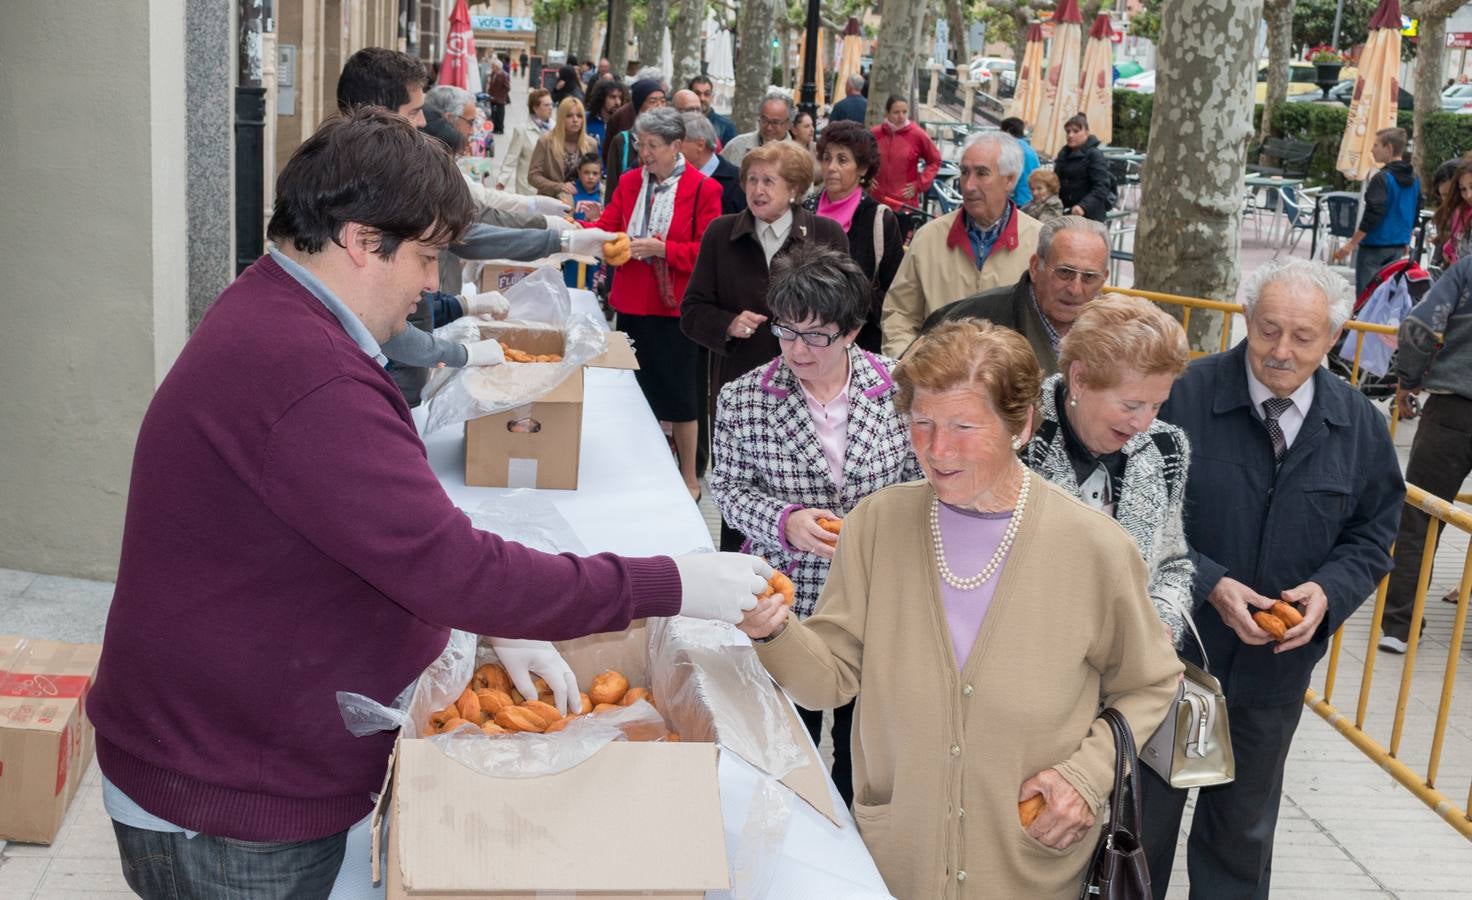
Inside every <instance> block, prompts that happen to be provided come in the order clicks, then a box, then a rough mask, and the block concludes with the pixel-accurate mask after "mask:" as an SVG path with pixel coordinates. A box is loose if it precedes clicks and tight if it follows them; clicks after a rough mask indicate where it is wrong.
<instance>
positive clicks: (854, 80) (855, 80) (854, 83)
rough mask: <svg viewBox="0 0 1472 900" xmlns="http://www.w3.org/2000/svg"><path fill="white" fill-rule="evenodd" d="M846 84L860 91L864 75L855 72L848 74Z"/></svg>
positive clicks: (862, 87)
mask: <svg viewBox="0 0 1472 900" xmlns="http://www.w3.org/2000/svg"><path fill="white" fill-rule="evenodd" d="M847 84H848V86H849V87H851V88H853V89H854V90H856V91H862V90H863V89H864V76H862V75H860V74H859V73H857V72H855V73H854V74H852V75H850V76H848V82H847Z"/></svg>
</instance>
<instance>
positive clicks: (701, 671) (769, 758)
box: [649, 617, 808, 779]
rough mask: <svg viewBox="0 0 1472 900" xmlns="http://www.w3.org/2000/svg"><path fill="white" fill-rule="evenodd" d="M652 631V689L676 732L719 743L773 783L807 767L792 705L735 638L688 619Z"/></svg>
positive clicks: (720, 627) (719, 626) (660, 623)
mask: <svg viewBox="0 0 1472 900" xmlns="http://www.w3.org/2000/svg"><path fill="white" fill-rule="evenodd" d="M649 631H650V640H649V645H650V649H649V661H650V666H649V669H650V679H651V682H652V685H651V686H652V688H653V690H654V696H655V698H656V702H657V703H658V704H659V706H660V709H661V711H663V712H664V713H665V715H666V716H667V717H669V719H670V721H671V722H672V723H673V724H674V726H675V730H676V731H678V732H680V734H681V735H683V736H685V737H688V738H691V739H693V740H707V741H714V742H715V743H717V744H719V745H721V746H722V747H723V748H725V749H728V750H730V751H732V752H733V753H736V754H737V755H739V756H740V757H741V758H742V759H744V760H746V761H747V762H749V763H751V764H752V765H753V766H756V767H757V768H758V769H761V770H762V771H763V772H765V773H766V774H768V775H770V776H771V777H772V778H774V779H777V778H782V777H784V776H786V775H787V774H788V773H789V772H791V771H792V770H793V769H796V768H798V767H799V766H802V765H804V764H805V763H807V761H808V757H807V754H806V753H805V752H804V751H803V748H802V747H801V746H800V745H799V744H798V742H797V741H796V740H795V739H794V737H793V735H792V728H791V720H790V718H789V716H788V714H787V709H786V704H787V700H786V699H785V698H784V697H782V695H781V694H779V693H778V692H777V690H776V689H775V688H774V687H773V686H772V679H771V676H770V675H768V674H767V670H766V668H765V667H764V666H762V664H761V660H759V659H758V658H757V655H756V651H755V650H754V649H752V646H751V644H750V643H749V642H747V641H746V640H745V639H743V638H742V637H741V636H740V634H739V633H738V632H737V631H735V630H734V629H733V628H731V627H730V626H729V625H726V624H725V623H724V622H709V621H705V620H703V619H689V618H685V617H677V618H673V619H651V620H650V629H649ZM687 717H688V719H689V721H688V722H687V721H685V719H686V718H687ZM687 729H690V730H691V732H692V733H690V734H686V730H687Z"/></svg>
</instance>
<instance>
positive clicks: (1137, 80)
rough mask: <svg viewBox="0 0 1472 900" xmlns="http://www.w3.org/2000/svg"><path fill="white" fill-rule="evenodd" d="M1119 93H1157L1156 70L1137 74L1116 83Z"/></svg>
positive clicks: (1115, 87)
mask: <svg viewBox="0 0 1472 900" xmlns="http://www.w3.org/2000/svg"><path fill="white" fill-rule="evenodd" d="M1114 89H1115V90H1117V91H1134V92H1135V93H1137V94H1153V93H1155V70H1154V69H1151V70H1149V71H1146V72H1136V73H1135V74H1134V75H1131V76H1130V77H1128V78H1121V79H1119V80H1118V81H1116V82H1115V83H1114Z"/></svg>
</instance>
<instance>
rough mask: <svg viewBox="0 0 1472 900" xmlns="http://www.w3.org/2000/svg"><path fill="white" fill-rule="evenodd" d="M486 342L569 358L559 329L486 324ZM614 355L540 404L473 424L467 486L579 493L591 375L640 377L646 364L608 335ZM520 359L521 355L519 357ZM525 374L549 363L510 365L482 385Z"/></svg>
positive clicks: (594, 362)
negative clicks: (607, 372) (622, 372)
mask: <svg viewBox="0 0 1472 900" xmlns="http://www.w3.org/2000/svg"><path fill="white" fill-rule="evenodd" d="M480 330H481V339H482V340H487V339H490V338H495V339H497V340H499V341H500V342H501V343H502V344H503V345H504V346H505V347H507V348H509V349H510V350H515V351H520V352H521V353H525V354H528V355H530V356H556V357H559V358H560V357H561V356H562V355H563V350H564V346H565V336H564V334H563V332H561V331H559V330H557V329H555V328H551V327H542V328H537V327H532V326H529V325H525V324H511V323H502V322H485V323H482V324H481V326H480ZM606 337H607V341H608V349H607V350H605V351H604V352H603V353H602V354H601V355H599V356H596V357H594V358H593V359H591V360H589V361H588V362H587V363H586V364H585V365H584V366H583V367H582V368H579V369H578V371H576V372H574V373H572V374H571V375H569V376H568V377H567V378H566V379H564V380H563V381H562V382H561V383H560V384H558V385H557V386H556V387H553V388H552V389H551V390H550V391H549V392H547V393H546V394H544V395H542V396H541V397H539V398H538V399H537V400H535V401H533V402H531V403H528V404H525V405H522V406H518V407H516V408H514V409H510V410H507V411H505V412H500V413H495V414H493V415H489V416H482V417H480V418H477V419H471V420H469V421H468V422H466V423H465V483H466V484H468V485H472V486H475V487H510V488H543V489H552V490H576V489H577V486H578V461H579V448H580V446H581V443H582V434H583V374H584V373H583V369H584V368H587V367H588V366H592V367H595V368H600V369H637V368H639V362H638V360H637V359H636V358H635V357H634V349H633V347H632V346H631V345H630V344H629V339H628V336H627V335H625V334H624V333H623V332H619V331H610V332H607V333H606ZM512 355H515V354H512ZM521 366H547V367H548V368H550V367H551V364H550V363H541V362H530V363H527V362H508V363H507V364H506V365H505V366H493V367H491V368H490V369H487V370H486V371H485V372H484V373H483V374H482V375H481V376H480V377H482V378H484V379H489V380H492V381H494V380H495V379H498V378H512V377H516V373H515V372H514V371H513V369H514V368H515V367H521Z"/></svg>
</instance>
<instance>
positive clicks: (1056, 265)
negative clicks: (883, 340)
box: [920, 216, 1109, 375]
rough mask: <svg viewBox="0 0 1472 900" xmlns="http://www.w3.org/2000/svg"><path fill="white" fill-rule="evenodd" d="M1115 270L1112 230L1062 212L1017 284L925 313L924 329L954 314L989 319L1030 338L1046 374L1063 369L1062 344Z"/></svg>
mask: <svg viewBox="0 0 1472 900" xmlns="http://www.w3.org/2000/svg"><path fill="white" fill-rule="evenodd" d="M1108 274H1109V232H1108V231H1106V230H1105V228H1104V226H1103V225H1101V224H1100V223H1098V222H1095V221H1093V220H1092V219H1083V218H1080V217H1078V216H1060V217H1058V218H1056V219H1053V220H1051V221H1049V222H1047V223H1046V224H1044V225H1043V227H1042V230H1041V231H1039V232H1038V250H1037V252H1036V253H1034V254H1033V255H1032V260H1031V261H1029V262H1028V264H1027V272H1025V273H1024V274H1023V276H1022V277H1021V278H1019V279H1018V280H1017V283H1016V284H1010V285H1005V286H1003V287H999V288H992V289H991V290H989V291H982V292H981V293H979V294H972V295H971V296H970V297H966V298H964V299H961V300H957V301H956V302H955V303H952V304H950V305H948V306H942V307H941V308H940V309H938V310H936V311H935V312H933V313H931V314H930V315H929V316H926V317H925V322H924V324H922V325H921V326H920V333H921V334H924V333H925V332H927V331H929V330H930V329H932V328H934V327H935V326H937V325H939V324H940V323H941V322H949V321H951V320H952V319H986V320H987V321H988V322H992V323H994V324H996V325H1003V326H1005V327H1007V328H1010V329H1012V330H1013V331H1015V332H1017V333H1018V334H1021V335H1022V336H1023V337H1025V338H1027V342H1028V344H1030V345H1032V352H1033V354H1034V355H1035V356H1037V358H1038V365H1040V366H1042V368H1043V374H1045V375H1052V374H1054V373H1055V372H1057V371H1058V344H1059V342H1060V341H1062V340H1063V336H1064V335H1065V334H1067V333H1068V329H1069V328H1071V327H1072V326H1073V320H1074V319H1076V318H1078V314H1079V311H1080V310H1082V309H1083V306H1084V304H1085V303H1088V302H1089V301H1090V300H1092V299H1094V298H1095V297H1097V296H1099V290H1100V289H1101V288H1103V287H1104V279H1105V277H1106V276H1107V275H1108Z"/></svg>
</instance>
